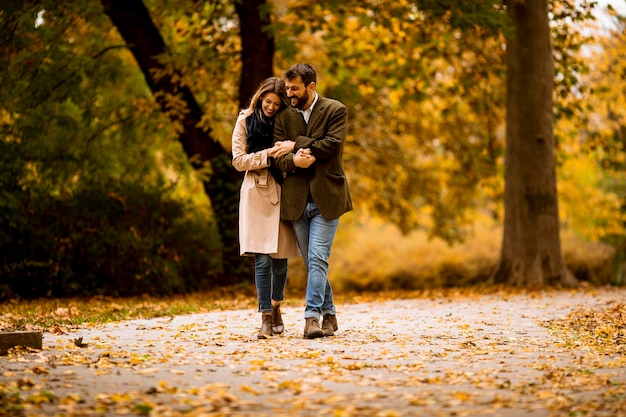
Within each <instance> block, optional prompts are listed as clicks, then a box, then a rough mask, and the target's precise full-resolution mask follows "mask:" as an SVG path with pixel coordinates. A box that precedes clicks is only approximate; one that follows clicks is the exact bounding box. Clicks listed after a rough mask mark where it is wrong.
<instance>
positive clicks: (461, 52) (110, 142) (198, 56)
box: [0, 0, 626, 297]
mask: <svg viewBox="0 0 626 417" xmlns="http://www.w3.org/2000/svg"><path fill="white" fill-rule="evenodd" d="M58 3H59V2H56V1H46V0H43V1H6V2H3V3H2V5H1V6H0V21H1V25H0V68H1V71H0V129H1V132H2V135H1V136H0V148H1V152H0V161H1V163H2V165H1V166H2V170H0V187H1V191H2V197H1V198H0V221H1V222H2V225H3V227H2V229H1V230H0V274H1V281H0V297H10V296H14V295H21V296H40V295H54V296H63V295H76V294H99V293H107V294H118V295H130V294H137V293H141V292H150V293H154V294H166V293H172V292H184V291H195V290H198V289H202V288H207V287H209V286H212V285H221V284H232V283H237V282H246V281H250V280H251V279H252V274H251V272H250V271H251V270H250V268H249V264H248V265H247V264H246V260H245V259H243V258H238V257H237V256H236V245H235V244H234V243H235V241H236V236H237V232H236V228H234V226H233V224H234V220H233V219H236V210H237V207H236V198H237V194H238V186H239V184H238V182H237V181H238V179H237V178H238V177H237V175H233V173H232V169H231V168H230V161H229V158H230V155H229V151H230V135H231V132H232V126H233V123H234V120H235V118H236V115H237V112H238V109H239V108H241V107H242V106H244V105H245V104H247V103H245V101H246V100H247V99H248V98H249V97H250V95H251V94H252V92H251V91H252V90H254V89H255V88H256V85H257V84H258V82H259V81H260V80H262V79H263V78H265V77H267V76H269V75H280V74H281V72H282V71H283V70H284V69H286V68H287V67H288V66H290V65H291V64H292V63H295V62H299V61H305V62H311V63H313V64H314V65H315V66H316V67H317V68H318V72H319V80H318V90H319V91H320V92H321V93H322V94H324V95H327V96H330V97H334V98H337V99H339V100H341V101H343V102H344V103H346V105H347V106H348V108H349V112H350V134H349V141H348V144H347V147H346V152H345V155H346V169H347V171H348V175H349V177H350V178H349V179H350V183H351V187H352V190H353V194H354V199H355V203H356V208H357V209H356V210H355V211H354V212H352V213H350V214H349V215H346V216H345V217H344V218H343V219H342V222H343V226H342V227H341V228H340V234H339V235H338V237H337V243H336V245H335V249H334V250H333V260H332V264H331V279H332V280H333V282H334V283H336V284H335V285H337V286H339V287H343V288H353V289H381V288H385V289H401V288H423V287H427V286H433V285H464V284H470V283H478V282H485V281H487V280H488V279H489V277H490V276H492V274H493V273H494V272H495V270H496V267H497V265H498V261H499V256H500V246H501V241H502V225H503V217H504V216H503V210H504V206H503V195H504V166H505V165H504V148H505V147H504V144H505V133H504V132H505V116H506V103H505V98H506V70H507V69H506V51H507V47H506V39H507V36H509V35H510V34H511V27H512V26H511V24H510V23H509V21H508V19H507V13H506V8H505V7H504V6H503V5H502V2H499V1H493V0H490V1H489V0H485V1H481V2H476V1H467V2H457V1H450V2H441V1H420V2H414V1H406V0H402V1H393V2H390V1H389V2H373V1H372V2H368V1H366V2H363V1H325V2H315V3H312V4H309V2H304V3H303V2H299V1H297V0H284V1H282V0H281V1H279V0H273V1H272V0H269V1H267V2H263V1H259V0H245V1H240V2H235V1H232V0H221V1H219V0H217V1H198V0H144V1H139V0H133V1H130V2H116V1H107V0H102V1H95V0H88V1H84V2H66V3H67V4H58ZM61 3H62V2H61ZM122 3H123V4H122ZM550 3H551V4H550V7H551V9H550V14H549V15H548V16H549V19H550V30H551V38H552V39H551V41H552V49H553V57H554V80H555V84H554V96H553V97H554V137H555V157H556V162H557V165H556V174H557V189H558V197H559V215H560V226H561V242H562V245H563V256H564V262H565V264H566V265H567V267H568V268H569V269H570V270H571V271H572V273H573V274H574V275H575V276H576V277H577V278H578V279H581V280H587V281H592V282H596V283H607V282H614V283H623V279H624V278H623V273H622V272H620V271H621V265H622V264H623V261H624V256H623V255H622V253H623V251H624V246H625V243H624V242H625V240H624V239H623V236H624V229H623V222H624V199H625V198H626V195H625V190H626V188H625V187H624V185H623V182H624V181H623V179H622V178H623V177H622V174H621V173H622V170H621V167H622V164H623V163H624V153H623V152H624V133H625V132H626V129H625V128H624V126H625V125H626V115H625V114H624V113H623V112H624V110H623V108H624V106H623V105H620V103H623V101H624V94H625V91H624V88H623V81H622V78H623V77H620V76H619V74H621V73H623V68H622V67H623V65H624V64H623V63H622V62H621V61H622V60H620V57H621V56H623V50H624V39H623V33H624V30H623V29H624V26H623V24H624V22H623V20H622V18H621V17H620V16H619V14H618V13H614V12H611V11H610V10H609V14H611V15H612V16H613V17H612V19H613V20H612V25H613V26H612V28H611V29H605V30H601V29H599V28H598V27H597V22H596V21H594V20H593V19H592V15H591V12H592V11H593V10H598V9H599V6H597V5H595V3H594V2H583V3H582V4H576V5H575V4H574V2H573V1H560V2H550ZM131 6H137V7H140V6H145V11H147V12H148V13H149V15H148V17H149V19H150V21H151V22H152V23H153V24H154V28H156V30H157V32H158V35H159V36H160V37H161V39H162V41H163V43H162V45H161V47H160V49H159V50H158V51H157V52H159V53H158V54H157V55H156V56H155V53H154V50H153V52H150V53H149V54H148V55H147V57H149V58H150V57H151V59H153V61H152V66H149V65H148V66H145V65H142V62H141V60H140V59H138V55H137V53H136V52H135V51H134V50H133V48H141V47H142V45H141V44H140V41H142V40H143V41H145V40H146V38H141V37H138V38H135V40H134V41H132V42H131V41H130V39H131V38H129V37H128V35H127V34H126V35H125V33H124V31H123V30H122V28H121V26H122V25H123V23H120V20H116V19H115V17H114V13H115V11H116V10H117V11H118V12H121V11H123V9H122V8H123V7H131ZM118 16H121V15H118ZM132 22H134V23H135V25H136V27H134V28H131V29H134V30H135V32H136V33H137V34H141V33H142V31H141V30H142V29H145V28H146V24H144V22H145V21H144V20H141V21H139V20H137V21H133V20H130V21H127V23H126V27H127V28H129V25H130V24H131V23H132ZM244 22H245V23H244ZM244 26H245V30H244V29H243V27H244ZM138 36H140V35H138ZM156 46H159V45H156ZM143 47H144V48H149V47H152V48H154V47H155V43H154V42H152V41H149V42H146V43H145V44H144V45H143ZM145 50H147V49H144V51H145ZM620 66H621V67H620ZM270 71H271V73H268V72H270ZM620 71H621V72H620ZM150 80H152V81H153V83H151V82H150ZM163 83H164V84H163ZM183 93H184V94H183ZM193 102H195V103H196V106H195V107H194V105H193ZM189 141H191V142H192V143H194V144H195V145H194V146H190V145H189V143H190V142H189ZM233 216H234V217H233ZM291 266H292V268H291V271H292V272H291V282H292V284H291V285H292V286H296V287H297V286H298V283H300V285H302V275H303V274H302V265H301V264H300V263H298V261H297V260H296V261H294V262H293V264H292V265H291Z"/></svg>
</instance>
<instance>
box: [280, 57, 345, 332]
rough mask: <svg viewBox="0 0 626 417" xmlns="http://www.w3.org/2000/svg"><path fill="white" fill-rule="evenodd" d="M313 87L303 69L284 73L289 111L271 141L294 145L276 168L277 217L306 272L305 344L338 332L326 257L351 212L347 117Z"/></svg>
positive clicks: (310, 71)
mask: <svg viewBox="0 0 626 417" xmlns="http://www.w3.org/2000/svg"><path fill="white" fill-rule="evenodd" d="M316 82H317V77H316V73H315V69H314V68H313V67H312V66H311V65H309V64H296V65H294V66H292V67H291V68H290V69H289V70H288V71H287V72H286V74H285V85H286V87H287V97H288V98H289V100H290V103H291V108H289V109H286V110H284V111H283V112H281V113H279V114H278V115H277V116H276V121H275V125H274V141H275V142H280V141H293V142H294V148H293V152H291V153H289V154H287V155H284V156H281V157H280V158H278V159H277V160H276V165H277V166H278V167H279V168H280V169H281V170H282V171H284V172H285V173H286V177H285V180H284V182H283V187H282V202H281V204H282V205H281V217H282V218H283V219H285V220H291V221H292V223H293V226H294V230H295V232H296V239H297V241H298V245H299V247H300V251H301V252H302V257H303V259H304V264H305V265H306V269H307V286H306V308H305V311H304V318H305V326H304V337H305V338H306V339H314V338H318V337H324V336H333V335H334V332H335V331H336V330H337V328H338V327H337V317H336V310H335V304H334V299H333V291H332V288H331V285H330V282H329V281H328V258H329V256H330V249H331V246H332V243H333V240H334V238H335V232H336V230H337V225H338V224H339V217H340V216H341V215H342V214H344V213H345V212H347V211H350V210H352V200H351V197H350V190H349V188H348V182H347V180H346V176H345V174H344V171H343V161H342V157H343V148H344V145H345V142H346V135H347V131H348V112H347V109H346V106H344V105H343V104H342V103H340V102H339V101H337V100H333V99H330V98H326V97H322V96H320V95H319V94H317V92H316V91H315V87H316ZM322 319H323V321H322V324H321V326H320V320H322Z"/></svg>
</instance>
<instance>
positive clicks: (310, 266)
mask: <svg viewBox="0 0 626 417" xmlns="http://www.w3.org/2000/svg"><path fill="white" fill-rule="evenodd" d="M338 224H339V218H336V219H330V220H329V219H327V218H325V217H324V216H322V214H321V213H320V211H319V209H318V208H317V205H316V204H315V203H314V202H313V199H312V198H311V197H310V196H309V199H308V201H307V203H306V207H305V209H304V213H303V215H302V217H300V218H299V219H298V220H295V221H293V228H294V230H295V232H296V239H297V240H298V246H300V252H302V258H303V260H304V265H305V266H306V269H307V285H306V308H305V310H304V318H309V317H316V318H317V319H318V320H319V319H321V317H322V315H324V314H335V302H334V299H333V290H332V288H331V286H330V282H329V281H328V258H329V256H330V248H331V246H332V244H333V240H334V239H335V232H336V231H337V225H338Z"/></svg>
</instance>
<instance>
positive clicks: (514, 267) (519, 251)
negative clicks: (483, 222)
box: [493, 0, 576, 287]
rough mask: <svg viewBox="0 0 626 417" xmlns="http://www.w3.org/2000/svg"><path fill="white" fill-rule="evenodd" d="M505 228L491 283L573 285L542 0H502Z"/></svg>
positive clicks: (549, 55) (541, 285)
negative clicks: (507, 33)
mask: <svg viewBox="0 0 626 417" xmlns="http://www.w3.org/2000/svg"><path fill="white" fill-rule="evenodd" d="M508 12H509V15H510V17H511V21H512V23H513V27H514V33H513V36H512V38H511V39H509V41H508V47H507V71H508V73H507V116H506V156H505V158H506V159H505V191H504V233H503V241H502V253H501V258H500V264H499V268H498V270H497V271H496V273H495V274H494V277H493V278H494V282H496V283H506V284H510V285H514V286H525V287H543V286H546V285H565V286H571V285H575V284H576V280H575V279H574V277H573V276H572V275H571V273H570V272H569V271H568V270H567V268H566V267H565V265H564V263H563V258H562V254H561V240H560V227H559V210H558V198H557V190H556V168H555V152H554V133H553V124H554V122H553V102H552V100H553V99H552V93H553V79H554V73H553V66H554V63H553V57H552V47H551V40H550V27H549V19H548V3H547V0H512V1H508Z"/></svg>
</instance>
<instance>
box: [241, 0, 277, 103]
mask: <svg viewBox="0 0 626 417" xmlns="http://www.w3.org/2000/svg"><path fill="white" fill-rule="evenodd" d="M267 7H268V5H267V3H266V1H265V0H241V1H236V2H235V10H236V11H237V15H238V16H239V32H240V33H241V80H240V82H239V108H242V109H243V108H246V107H248V104H249V102H250V98H251V97H252V95H253V94H254V93H255V92H256V90H257V88H258V87H259V83H260V82H261V81H263V80H264V79H266V78H267V77H271V76H272V75H274V49H275V43H274V36H273V35H272V33H271V32H270V31H268V26H269V25H270V24H271V21H270V14H269V12H268V10H267Z"/></svg>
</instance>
